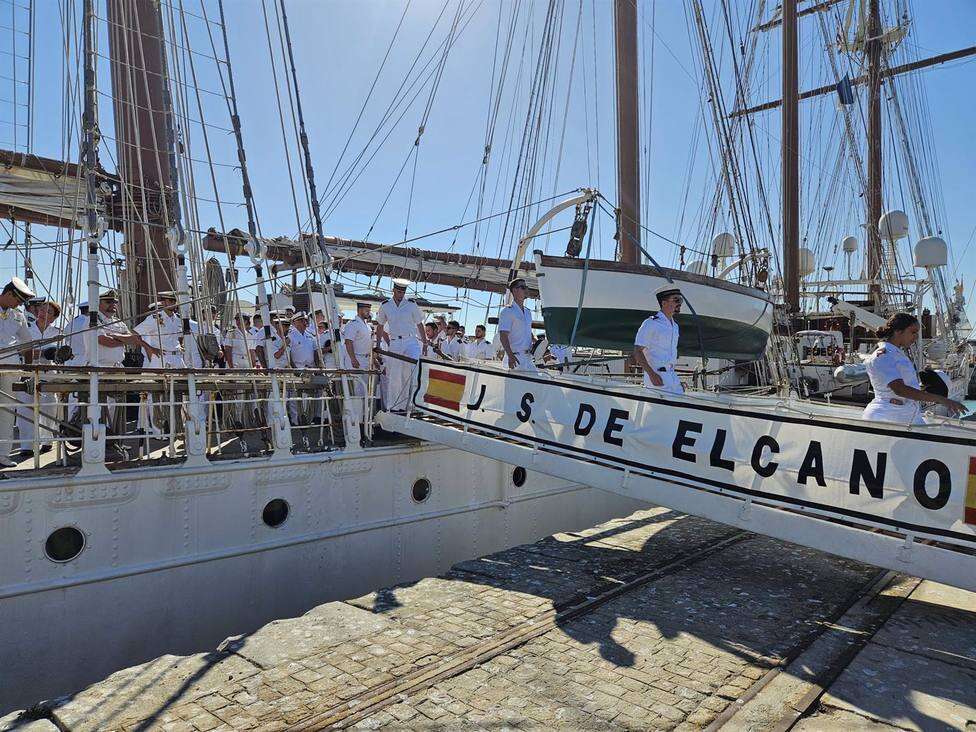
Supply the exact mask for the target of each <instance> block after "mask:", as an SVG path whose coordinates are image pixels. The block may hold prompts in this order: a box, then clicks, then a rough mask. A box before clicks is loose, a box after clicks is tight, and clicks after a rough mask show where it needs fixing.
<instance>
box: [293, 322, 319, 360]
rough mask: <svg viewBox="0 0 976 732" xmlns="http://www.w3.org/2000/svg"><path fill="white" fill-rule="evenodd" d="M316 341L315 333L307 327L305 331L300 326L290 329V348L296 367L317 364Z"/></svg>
mask: <svg viewBox="0 0 976 732" xmlns="http://www.w3.org/2000/svg"><path fill="white" fill-rule="evenodd" d="M315 341H316V338H315V335H314V334H313V333H311V332H310V331H309V330H308V329H307V328H306V329H305V332H304V333H303V332H302V331H300V330H298V328H292V329H291V330H289V331H288V350H289V351H291V362H292V365H293V366H294V367H295V368H296V369H304V368H309V367H310V366H314V365H315Z"/></svg>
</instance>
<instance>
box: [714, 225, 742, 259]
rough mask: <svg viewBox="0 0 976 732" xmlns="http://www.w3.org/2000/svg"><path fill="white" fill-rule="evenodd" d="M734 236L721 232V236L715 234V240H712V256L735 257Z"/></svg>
mask: <svg viewBox="0 0 976 732" xmlns="http://www.w3.org/2000/svg"><path fill="white" fill-rule="evenodd" d="M735 244H736V241H735V236H734V235H733V234H730V233H728V232H727V231H726V232H723V233H721V234H716V235H715V238H714V239H712V254H714V255H715V256H716V257H734V256H735Z"/></svg>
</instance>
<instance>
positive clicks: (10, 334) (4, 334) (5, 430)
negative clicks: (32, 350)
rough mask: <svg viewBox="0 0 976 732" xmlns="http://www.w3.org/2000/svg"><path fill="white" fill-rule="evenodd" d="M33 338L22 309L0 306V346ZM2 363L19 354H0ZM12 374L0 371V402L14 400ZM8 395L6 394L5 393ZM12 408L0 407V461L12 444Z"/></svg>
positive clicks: (4, 459)
mask: <svg viewBox="0 0 976 732" xmlns="http://www.w3.org/2000/svg"><path fill="white" fill-rule="evenodd" d="M32 340H33V336H32V335H31V332H30V329H29V328H28V327H27V316H26V315H25V314H24V311H23V310H21V309H20V308H19V307H18V308H0V348H9V347H13V346H18V345H20V344H22V343H29V342H30V341H32ZM0 363H2V364H16V363H20V354H19V353H18V352H16V351H14V352H12V353H6V354H4V355H2V356H0ZM15 381H16V379H15V377H14V375H13V374H11V373H9V372H2V371H0V390H2V391H3V392H4V393H3V394H0V403H3V404H4V405H9V404H10V403H11V402H13V401H15V400H16V397H14V395H13V393H14V382H15ZM8 394H9V395H10V396H7V395H8ZM13 410H14V408H13V407H10V408H8V409H0V463H6V462H7V454H8V453H9V452H10V450H11V448H12V447H13V445H12V444H11V443H10V440H12V439H13V436H14V411H13Z"/></svg>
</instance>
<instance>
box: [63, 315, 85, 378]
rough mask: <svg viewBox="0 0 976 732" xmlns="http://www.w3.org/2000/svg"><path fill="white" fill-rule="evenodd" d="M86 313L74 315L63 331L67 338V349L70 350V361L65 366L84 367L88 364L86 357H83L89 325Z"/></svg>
mask: <svg viewBox="0 0 976 732" xmlns="http://www.w3.org/2000/svg"><path fill="white" fill-rule="evenodd" d="M88 319H89V315H88V313H85V314H79V315H76V316H75V317H73V318H72V319H71V322H69V323H68V328H67V330H66V331H65V335H66V336H68V347H69V348H70V349H71V360H70V361H68V362H67V363H66V364H65V365H66V366H86V365H87V364H88V357H87V356H86V355H85V351H86V347H87V345H88V344H87V342H86V339H87V338H88V333H86V332H85V331H86V330H88V323H89V320H88Z"/></svg>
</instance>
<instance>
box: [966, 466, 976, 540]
mask: <svg viewBox="0 0 976 732" xmlns="http://www.w3.org/2000/svg"><path fill="white" fill-rule="evenodd" d="M963 521H965V522H966V523H967V524H972V525H974V526H976V457H971V458H969V481H968V483H967V484H966V508H965V511H964V516H963Z"/></svg>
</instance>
